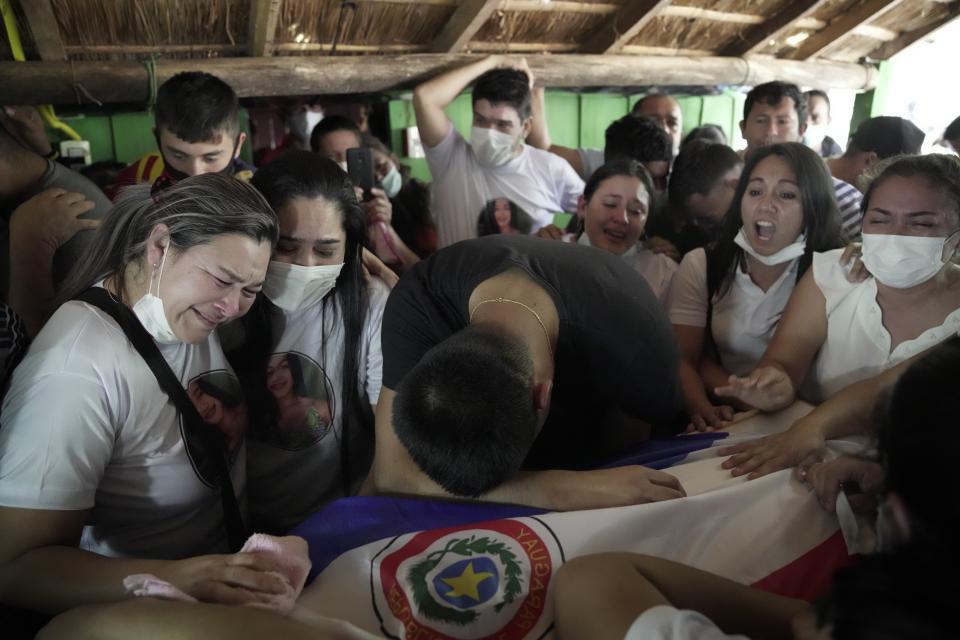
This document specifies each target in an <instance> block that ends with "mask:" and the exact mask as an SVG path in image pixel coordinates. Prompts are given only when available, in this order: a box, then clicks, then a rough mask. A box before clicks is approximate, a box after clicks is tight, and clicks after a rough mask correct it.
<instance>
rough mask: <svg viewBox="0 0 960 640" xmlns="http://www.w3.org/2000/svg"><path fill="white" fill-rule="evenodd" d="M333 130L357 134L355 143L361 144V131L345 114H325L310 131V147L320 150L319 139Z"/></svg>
mask: <svg viewBox="0 0 960 640" xmlns="http://www.w3.org/2000/svg"><path fill="white" fill-rule="evenodd" d="M334 131H349V132H350V133H352V134H354V135H356V136H357V145H358V146H359V145H362V144H363V132H362V131H360V127H358V126H357V123H356V122H354V121H353V120H351V119H350V118H348V117H346V116H327V117H325V118H324V119H323V120H321V121H320V122H318V123H317V126H315V127H314V128H313V131H312V132H311V133H310V149H311V150H313V151H320V141H321V140H323V137H324V136H325V135H327V134H329V133H333V132H334Z"/></svg>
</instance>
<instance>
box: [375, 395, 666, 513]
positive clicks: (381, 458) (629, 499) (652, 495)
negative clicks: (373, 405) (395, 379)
mask: <svg viewBox="0 0 960 640" xmlns="http://www.w3.org/2000/svg"><path fill="white" fill-rule="evenodd" d="M395 396H396V392H395V391H394V390H393V389H389V388H387V387H383V388H382V389H381V391H380V400H379V402H378V403H377V411H376V452H375V455H374V458H373V467H372V469H371V472H370V475H369V477H368V478H367V482H366V485H365V487H364V492H366V493H386V494H406V495H419V496H428V497H434V498H447V499H450V498H459V499H464V498H463V497H462V496H454V495H452V494H450V493H449V492H447V491H446V490H445V489H444V488H443V487H441V486H440V485H438V484H437V483H436V482H434V481H433V480H431V479H430V478H429V477H427V475H426V474H425V473H424V472H423V471H421V470H420V468H419V467H418V466H417V464H416V463H415V462H414V461H413V458H411V457H410V454H409V453H408V452H407V449H406V447H404V446H403V443H401V442H400V439H399V438H398V437H397V434H396V432H395V431H394V428H393V399H394V397H395ZM684 495H685V494H684V492H683V488H682V487H681V486H680V483H679V481H678V480H677V479H676V478H674V477H673V476H671V475H669V474H667V473H663V472H662V471H655V470H653V469H647V468H646V467H640V466H636V465H634V466H628V467H620V468H617V469H602V470H598V471H560V470H554V471H521V472H520V473H518V474H517V475H516V476H514V477H513V478H511V479H509V480H507V481H506V482H504V483H503V484H501V485H500V486H499V487H497V488H495V489H493V490H492V491H490V492H489V493H486V494H484V495H482V496H480V497H479V498H477V499H479V500H482V501H484V502H500V503H509V504H522V505H528V506H531V507H539V508H542V509H550V510H555V511H572V510H577V509H597V508H602V507H615V506H625V505H630V504H640V503H645V502H656V501H659V500H669V499H672V498H680V497H682V496H684Z"/></svg>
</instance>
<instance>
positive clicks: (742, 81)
mask: <svg viewBox="0 0 960 640" xmlns="http://www.w3.org/2000/svg"><path fill="white" fill-rule="evenodd" d="M526 58H527V62H528V63H529V64H530V68H531V69H532V70H533V73H534V74H535V76H536V78H537V81H538V82H540V83H542V84H543V85H544V86H547V87H574V88H581V87H637V86H649V85H671V84H675V85H708V86H710V85H726V84H730V85H755V84H759V83H761V82H767V81H770V80H784V81H786V82H794V83H797V84H800V85H811V86H813V85H816V86H819V87H824V88H846V89H857V90H862V89H869V88H871V87H872V86H873V85H874V83H875V76H876V69H875V68H874V67H872V66H865V65H859V64H850V63H844V62H823V61H817V62H798V61H793V60H778V59H775V58H766V57H756V58H750V59H743V58H718V57H714V56H701V57H683V56H614V55H580V54H577V55H566V54H556V55H542V54H538V55H528V56H526ZM476 59H477V57H476V56H470V55H454V54H445V55H440V54H409V55H404V54H397V55H391V56H334V57H330V56H316V57H312V56H311V57H306V58H304V57H286V56H277V57H269V58H268V57H262V58H205V59H194V60H158V61H157V63H156V70H157V81H158V82H163V81H165V80H166V79H168V78H170V77H171V76H173V75H174V74H176V73H179V72H181V71H206V72H208V73H212V74H213V75H215V76H217V77H219V78H221V79H223V80H224V81H225V82H227V83H228V84H230V85H231V86H232V87H233V88H234V90H235V91H236V92H237V95H239V96H240V97H254V96H289V95H315V94H323V93H341V94H347V93H376V92H382V91H392V90H398V89H411V88H413V87H415V86H416V85H418V84H419V83H421V82H423V81H424V80H426V79H428V78H431V77H433V76H435V75H437V74H438V73H442V72H444V71H447V70H449V69H453V68H455V67H458V66H462V65H464V64H467V63H468V62H473V61H474V60H476ZM74 83H79V84H82V85H83V87H84V89H86V91H88V92H89V93H90V95H92V96H93V97H95V98H96V99H98V100H101V101H103V102H141V101H145V100H146V99H147V94H148V91H149V85H148V79H147V70H146V67H145V66H144V65H143V64H142V63H141V62H137V61H127V60H117V61H108V62H94V61H75V62H72V63H66V62H0V86H2V87H3V91H2V92H0V103H2V104H47V103H52V104H76V100H77V97H76V96H77V94H76V92H75V90H74Z"/></svg>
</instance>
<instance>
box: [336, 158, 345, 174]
mask: <svg viewBox="0 0 960 640" xmlns="http://www.w3.org/2000/svg"><path fill="white" fill-rule="evenodd" d="M337 166H338V167H340V168H341V169H343V170H344V172H346V170H347V161H346V160H344V161H343V162H338V163H337Z"/></svg>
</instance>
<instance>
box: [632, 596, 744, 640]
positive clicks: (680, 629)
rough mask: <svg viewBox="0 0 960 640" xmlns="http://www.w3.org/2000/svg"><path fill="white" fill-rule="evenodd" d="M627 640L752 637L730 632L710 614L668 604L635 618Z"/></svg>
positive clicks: (733, 638)
mask: <svg viewBox="0 0 960 640" xmlns="http://www.w3.org/2000/svg"><path fill="white" fill-rule="evenodd" d="M623 640H750V639H749V638H747V636H744V635H740V634H726V633H724V632H723V631H722V630H721V629H720V627H718V626H717V625H715V624H714V623H713V622H712V621H711V620H710V619H709V618H707V617H706V616H704V615H703V614H701V613H697V612H696V611H690V610H689V609H677V608H676V607H671V606H668V605H664V604H662V605H657V606H656V607H650V608H649V609H647V610H646V611H644V612H643V613H641V614H640V615H639V616H637V619H636V620H634V621H633V624H632V625H630V628H629V629H628V630H627V635H626V636H624V638H623Z"/></svg>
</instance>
